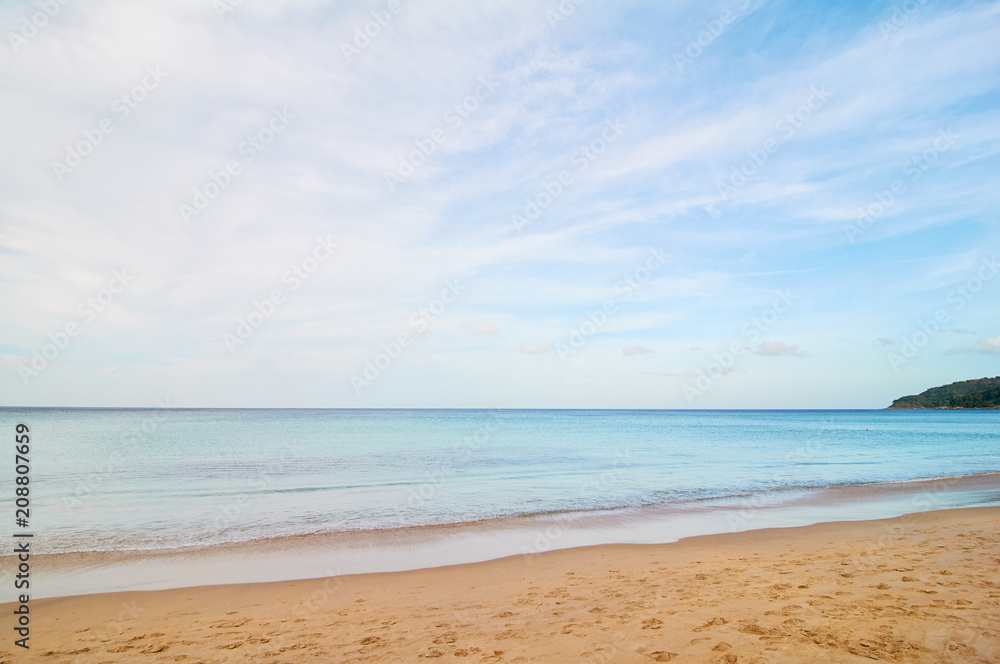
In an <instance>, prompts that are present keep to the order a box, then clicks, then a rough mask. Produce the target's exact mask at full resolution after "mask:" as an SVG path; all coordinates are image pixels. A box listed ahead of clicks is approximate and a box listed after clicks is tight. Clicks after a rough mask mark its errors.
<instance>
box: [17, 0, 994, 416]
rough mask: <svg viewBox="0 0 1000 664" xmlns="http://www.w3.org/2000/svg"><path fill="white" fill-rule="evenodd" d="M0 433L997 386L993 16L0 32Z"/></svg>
mask: <svg viewBox="0 0 1000 664" xmlns="http://www.w3.org/2000/svg"><path fill="white" fill-rule="evenodd" d="M0 28H2V33H3V35H4V42H5V43H4V44H3V45H0V117H2V120H3V121H2V122H0V146H2V157H0V311H2V314H0V404H2V405H7V406H123V407H156V406H157V405H170V406H181V407H329V408H355V407H361V408H366V407H421V408H424V407H428V408H429V407H442V408H444V407H456V408H470V407H488V408H504V407H508V408H883V407H885V406H887V405H889V403H890V402H891V401H892V400H893V399H894V398H897V397H900V396H903V395H907V394H915V393H918V392H920V391H922V390H924V389H927V388H929V387H933V386H936V385H940V384H945V383H950V382H953V381H957V380H966V379H971V378H979V377H983V376H994V375H997V374H1000V264H998V263H997V261H998V260H1000V234H998V228H1000V224H998V220H997V212H996V211H997V209H998V208H1000V186H998V182H997V174H998V172H1000V113H998V110H1000V49H998V48H997V44H1000V2H939V1H935V0H927V1H926V2H920V0H908V1H907V2H896V3H892V2H886V1H882V2H838V3H830V2H820V1H819V0H815V1H811V2H810V1H794V0H787V1H782V0H771V1H769V2H762V1H759V0H729V1H723V2H683V1H678V2H652V1H647V2H636V1H627V0H626V1H616V2H600V1H598V0H563V1H562V2H555V1H554V0H548V1H546V0H503V1H502V2H501V1H498V0H483V1H482V2H476V3H467V2H464V3H463V2H457V1H444V0H421V1H420V2H416V1H409V0H398V1H397V0H373V1H366V2H361V1H356V0H349V1H344V2H320V1H316V0H285V1H281V0H242V1H240V0H214V1H213V0H148V1H144V2H142V3H129V2H121V1H110V0H93V1H89V2H86V3H84V2H77V1H76V0H37V1H36V2H27V1H20V0H19V1H3V2H0Z"/></svg>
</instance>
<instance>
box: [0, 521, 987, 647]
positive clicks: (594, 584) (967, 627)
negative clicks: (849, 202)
mask: <svg viewBox="0 0 1000 664" xmlns="http://www.w3.org/2000/svg"><path fill="white" fill-rule="evenodd" d="M998 526H1000V508H997V507H982V508H969V509H959V510H945V511H938V512H925V513H920V514H915V515H907V516H904V517H899V518H895V519H884V520H877V521H853V522H837V523H823V524H817V525H814V526H806V527H799V528H780V529H766V530H754V531H747V532H742V533H733V534H725V535H709V536H703V537H694V538H689V539H685V540H682V541H680V542H676V543H672V544H662V545H605V546H594V547H582V548H575V549H565V550H560V551H552V552H548V553H540V554H533V555H522V556H513V557H509V558H503V559H500V560H493V561H488V562H483V563H472V564H465V565H455V566H449V567H438V568H432V569H425V570H414V571H407V572H395V573H380V574H362V575H354V576H343V577H332V578H327V579H311V580H305V581H284V582H276V583H256V584H239V585H229V586H200V587H191V588H180V589H175V590H162V591H151V592H128V593H108V594H99V595H84V596H78V597H65V598H51V599H41V600H33V601H32V603H31V618H32V634H31V645H32V649H31V651H30V652H25V651H23V650H22V649H20V648H14V646H13V637H12V636H10V633H9V634H8V636H7V637H6V638H5V640H4V642H3V643H2V644H0V649H2V652H0V659H2V660H3V661H5V662H6V661H17V662H20V661H44V662H53V663H63V662H65V663H67V664H69V663H77V662H79V663H80V664H84V663H90V662H93V663H97V662H126V661H149V662H245V661H263V662H289V663H291V662H303V661H306V662H308V661H319V662H380V663H381V662H416V661H421V660H423V659H439V658H444V661H455V660H454V659H453V658H455V657H458V658H460V659H459V660H458V661H464V662H574V663H575V662H666V661H675V662H724V663H733V662H748V663H754V664H763V663H765V662H810V663H811V662H862V661H870V660H872V659H875V660H885V661H898V662H983V663H986V662H990V663H992V662H996V661H1000V528H998ZM274 564H275V565H280V564H281V561H280V560H275V561H274ZM12 609H13V605H11V604H5V605H2V607H0V611H3V612H4V613H5V614H6V615H8V616H10V615H11V614H10V611H11V610H12ZM15 651H16V652H15Z"/></svg>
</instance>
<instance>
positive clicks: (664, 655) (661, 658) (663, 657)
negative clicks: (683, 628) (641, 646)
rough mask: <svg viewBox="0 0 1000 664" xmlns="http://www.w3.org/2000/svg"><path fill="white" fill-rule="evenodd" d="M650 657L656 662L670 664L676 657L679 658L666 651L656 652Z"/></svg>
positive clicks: (673, 653) (675, 654)
mask: <svg viewBox="0 0 1000 664" xmlns="http://www.w3.org/2000/svg"><path fill="white" fill-rule="evenodd" d="M649 656H650V657H652V658H653V661H654V662H669V661H670V660H672V659H673V658H674V657H677V653H675V652H667V651H666V650H657V651H656V652H653V653H650V654H649Z"/></svg>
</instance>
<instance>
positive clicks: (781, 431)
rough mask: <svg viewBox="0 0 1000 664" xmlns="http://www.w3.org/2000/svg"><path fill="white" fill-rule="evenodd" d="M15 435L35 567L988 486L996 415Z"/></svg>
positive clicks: (438, 417) (81, 423)
mask: <svg viewBox="0 0 1000 664" xmlns="http://www.w3.org/2000/svg"><path fill="white" fill-rule="evenodd" d="M18 422H24V423H26V424H28V425H29V426H30V427H31V431H32V454H31V457H32V484H31V488H32V524H31V525H32V530H34V531H35V532H36V533H38V536H37V537H36V547H37V549H38V551H40V552H70V551H109V550H123V549H131V550H136V549H138V550H150V549H153V550H159V549H170V548H175V547H189V546H197V545H212V544H219V543H226V542H247V541H253V540H262V539H266V538H273V537H280V536H290V535H302V534H309V533H331V532H338V531H362V530H369V529H380V530H384V529H393V528H400V527H404V526H426V525H432V524H449V523H460V522H470V521H480V520H488V519H492V518H497V517H517V516H522V515H553V514H566V515H570V516H572V515H578V514H583V513H589V512H593V511H595V510H609V509H613V508H622V507H634V506H651V505H658V506H664V507H670V506H678V507H683V506H692V505H695V506H696V505H702V504H712V501H722V502H725V501H730V504H740V503H741V502H742V503H743V504H761V501H763V500H764V499H765V498H766V500H767V501H771V502H772V503H773V502H774V501H777V502H778V503H780V502H781V501H783V500H792V499H796V497H799V498H801V496H802V495H808V494H809V493H810V492H814V491H816V490H817V489H822V488H824V487H831V486H838V485H857V484H867V483H879V482H898V481H903V480H910V479H917V478H936V477H952V476H964V475H973V474H979V473H991V472H1000V412H998V411H613V410H609V411H558V410H556V411H553V410H499V411H493V410H183V409H158V410H157V409H153V410H140V409H127V410H126V409H123V410H89V409H83V410H82V409H9V408H8V409H3V410H2V411H0V431H5V432H7V435H8V436H9V437H10V439H11V443H12V444H13V436H14V425H15V424H16V423H18ZM5 467H6V468H7V470H6V471H5V472H6V476H5V479H6V482H5V484H6V485H7V486H10V485H11V478H12V477H13V468H12V467H11V464H10V463H8V464H5ZM12 493H13V492H12V491H9V490H5V491H3V492H2V494H0V513H3V514H10V515H12V514H13V504H12V503H13V497H12ZM996 498H998V499H1000V496H998V497H996ZM977 500H980V501H981V496H980V498H978V499H977ZM911 511H912V510H911Z"/></svg>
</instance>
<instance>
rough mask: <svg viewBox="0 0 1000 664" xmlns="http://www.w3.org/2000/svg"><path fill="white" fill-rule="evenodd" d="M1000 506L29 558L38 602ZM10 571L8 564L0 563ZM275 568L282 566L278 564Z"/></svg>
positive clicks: (776, 512) (790, 507)
mask: <svg viewBox="0 0 1000 664" xmlns="http://www.w3.org/2000/svg"><path fill="white" fill-rule="evenodd" d="M991 504H992V505H1000V473H991V474H979V475H972V476H962V477H952V476H948V477H941V478H927V479H920V480H907V481H900V482H888V483H874V484H872V483H869V484H856V485H849V486H842V487H830V488H825V489H814V490H804V489H795V490H779V491H771V492H763V493H759V494H756V495H752V496H749V497H743V496H741V497H738V498H734V497H730V498H723V499H716V498H713V499H705V500H698V501H691V502H688V503H675V504H666V505H652V506H644V507H638V508H617V509H609V510H601V511H590V512H565V513H549V514H541V515H532V516H519V517H508V518H500V519H492V520H484V521H477V522H471V523H457V524H441V525H430V526H422V525H420V526H406V527H401V528H395V529H383V530H356V531H342V532H335V533H321V534H308V535H306V534H304V535H294V536H287V537H277V538H271V539H267V540H252V541H248V542H236V543H226V544H217V545H210V546H201V547H189V548H180V549H167V550H162V549H161V550H139V551H91V552H75V553H34V554H33V555H32V564H33V568H34V569H37V572H38V579H39V580H38V583H37V585H36V584H33V591H34V596H36V597H61V596H73V595H82V594H91V593H100V592H108V591H128V590H165V589H169V588H180V587H190V586H202V585H229V584H238V583H255V582H268V581H290V580H295V579H306V578H316V577H321V576H324V575H332V574H334V573H336V572H338V571H339V573H341V574H360V573H376V572H396V571H404V570H413V569H422V568H434V567H441V566H447V565H454V564H461V563H473V562H483V561H488V560H495V559H498V558H503V557H506V556H511V555H537V554H539V553H542V552H545V551H552V550H561V549H571V548H579V547H584V546H593V545H612V544H621V543H632V544H663V543H669V542H676V541H678V540H681V539H684V538H689V537H693V536H700V535H714V534H727V533H735V532H743V531H751V530H760V529H762V528H771V527H793V526H807V525H811V524H817V523H824V522H835V521H864V520H870V519H877V518H889V517H896V516H900V515H902V514H907V513H912V512H922V511H929V510H941V509H949V508H960V507H971V506H978V505H991ZM0 560H2V561H3V562H4V563H8V564H10V563H11V561H12V557H11V556H3V557H0ZM274 560H282V561H283V562H284V564H283V565H281V566H275V565H274V564H273V561H274Z"/></svg>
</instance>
